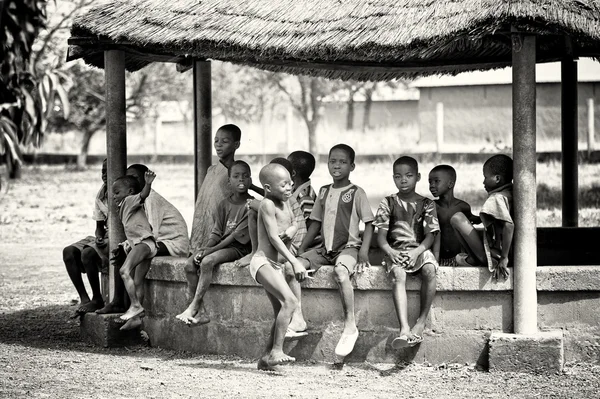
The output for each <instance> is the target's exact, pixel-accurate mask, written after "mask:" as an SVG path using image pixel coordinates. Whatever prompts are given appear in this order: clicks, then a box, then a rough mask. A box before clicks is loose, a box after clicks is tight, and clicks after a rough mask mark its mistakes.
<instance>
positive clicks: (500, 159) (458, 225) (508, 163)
mask: <svg viewBox="0 0 600 399" xmlns="http://www.w3.org/2000/svg"><path fill="white" fill-rule="evenodd" d="M483 177H484V179H483V187H484V188H485V191H487V192H488V194H489V196H488V198H487V200H485V202H484V204H483V207H482V208H481V212H480V214H479V216H480V217H481V222H482V223H483V227H484V234H483V242H482V240H481V239H480V238H479V235H478V234H477V232H476V231H475V229H474V228H473V226H472V225H471V222H470V221H469V219H468V217H467V216H466V215H464V214H463V213H462V212H457V213H456V214H454V216H452V218H450V223H451V225H452V227H453V228H454V231H455V232H456V236H457V238H458V239H459V241H460V242H461V244H462V246H463V248H464V249H465V250H466V251H467V253H466V254H465V253H462V254H458V255H456V263H457V264H458V265H459V266H479V265H487V266H488V268H489V270H490V271H491V272H492V273H493V276H494V278H496V279H498V278H499V277H503V278H505V279H506V278H508V256H509V253H510V249H511V246H512V239H513V233H514V229H515V225H514V223H513V219H512V178H513V162H512V159H511V158H510V157H509V156H507V155H494V156H493V157H491V158H489V159H488V160H487V161H485V163H484V164H483Z"/></svg>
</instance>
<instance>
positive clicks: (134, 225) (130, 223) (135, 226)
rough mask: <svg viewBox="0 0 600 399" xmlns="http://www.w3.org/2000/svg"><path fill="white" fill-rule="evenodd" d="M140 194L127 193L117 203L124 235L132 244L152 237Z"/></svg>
mask: <svg viewBox="0 0 600 399" xmlns="http://www.w3.org/2000/svg"><path fill="white" fill-rule="evenodd" d="M142 205H143V202H142V197H141V196H140V194H139V193H138V194H135V195H128V196H127V197H125V198H124V199H123V201H121V203H120V204H119V217H120V218H121V222H122V223H123V229H124V230H125V236H126V237H127V240H128V241H130V244H131V245H132V246H134V245H136V244H139V243H140V242H141V241H142V240H145V239H146V238H154V235H153V234H152V226H151V225H150V222H148V217H147V216H146V212H145V211H144V208H143V206H142Z"/></svg>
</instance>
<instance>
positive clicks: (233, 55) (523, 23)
mask: <svg viewBox="0 0 600 399" xmlns="http://www.w3.org/2000/svg"><path fill="white" fill-rule="evenodd" d="M512 30H519V31H523V32H531V33H535V34H537V35H538V36H537V37H538V45H537V48H538V51H537V57H538V59H537V61H538V62H548V61H555V60H558V59H560V58H562V57H564V55H565V54H566V52H568V51H572V52H573V54H574V55H575V56H577V57H583V56H595V57H599V56H600V0H577V1H566V0H545V1H544V2H543V4H540V2H539V1H536V0H376V1H375V0H372V1H365V0H301V1H298V0H277V1H267V0H244V1H240V0H202V1H200V0H170V1H164V0H112V1H108V2H107V3H105V4H101V5H98V6H95V7H94V8H92V9H90V10H89V11H88V12H86V13H85V14H83V15H80V16H79V17H77V18H76V19H75V21H74V23H73V27H72V29H71V35H72V37H71V39H69V44H70V48H69V55H68V59H76V58H84V59H85V61H86V62H87V63H89V64H92V65H95V66H98V67H103V63H104V59H103V51H104V50H106V49H115V48H118V49H121V50H124V51H125V53H126V57H125V62H126V68H127V69H128V70H130V71H135V70H138V69H140V68H143V67H144V66H146V65H147V64H148V63H150V62H155V61H159V62H164V61H171V62H177V63H179V64H181V65H182V66H183V67H186V65H187V66H188V67H189V65H190V64H191V62H192V60H193V59H218V60H223V61H231V62H235V63H239V64H244V65H251V66H255V67H259V68H263V69H267V70H273V71H283V72H289V73H294V74H307V75H314V76H324V77H328V78H342V79H358V80H390V79H393V78H414V77H417V76H423V75H430V74H435V73H449V74H456V73H459V72H463V71H466V70H482V69H490V68H498V67H503V66H506V65H510V63H511V54H512V47H511V31H512ZM565 35H567V36H570V37H571V38H572V39H571V42H570V44H568V45H566V44H565Z"/></svg>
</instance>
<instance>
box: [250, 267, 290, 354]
mask: <svg viewBox="0 0 600 399" xmlns="http://www.w3.org/2000/svg"><path fill="white" fill-rule="evenodd" d="M256 280H257V281H258V282H259V283H260V284H261V285H262V286H263V287H264V288H265V290H266V291H267V294H268V295H271V296H273V297H274V298H275V299H276V300H278V301H279V302H280V303H281V307H279V305H275V304H274V302H273V301H274V300H273V299H271V298H270V297H269V300H271V304H272V305H273V312H274V314H275V315H276V316H275V325H274V328H273V329H272V332H273V333H272V334H271V337H269V342H268V343H269V344H271V345H270V346H271V350H270V352H269V357H268V359H267V364H268V365H269V366H274V365H277V364H281V363H287V362H293V361H295V360H296V359H294V358H293V357H291V356H288V355H286V354H285V353H283V340H284V338H285V332H286V330H287V328H288V325H289V323H290V319H291V317H292V313H293V312H294V309H295V308H296V305H297V303H298V301H297V300H296V297H295V296H294V294H293V293H292V291H291V290H290V288H289V287H288V285H287V284H286V282H285V278H284V277H283V276H282V275H281V273H280V272H279V271H277V270H275V269H273V268H272V267H271V266H270V265H264V266H263V267H261V268H260V269H258V272H257V274H256Z"/></svg>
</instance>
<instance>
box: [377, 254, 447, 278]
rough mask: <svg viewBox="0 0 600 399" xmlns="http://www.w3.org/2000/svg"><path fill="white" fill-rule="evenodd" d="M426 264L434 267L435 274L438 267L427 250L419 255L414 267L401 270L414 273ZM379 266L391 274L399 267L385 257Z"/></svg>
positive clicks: (433, 257)
mask: <svg viewBox="0 0 600 399" xmlns="http://www.w3.org/2000/svg"><path fill="white" fill-rule="evenodd" d="M427 263H431V264H432V265H433V266H434V267H435V272H436V273H437V270H438V267H439V265H438V262H437V260H436V259H435V256H433V253H432V252H431V251H430V250H429V249H427V250H425V251H424V252H423V253H422V254H421V255H419V257H418V258H417V261H416V262H415V265H414V266H413V267H412V268H410V269H406V268H403V269H404V271H406V273H416V272H418V271H419V270H421V268H422V267H423V266H425V265H426V264H427ZM381 264H382V265H383V266H385V268H386V271H387V272H388V273H389V272H391V271H392V270H393V269H394V268H395V267H401V266H400V265H398V264H396V263H393V262H392V261H391V259H390V257H389V256H387V255H385V256H384V257H383V261H382V262H381Z"/></svg>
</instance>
